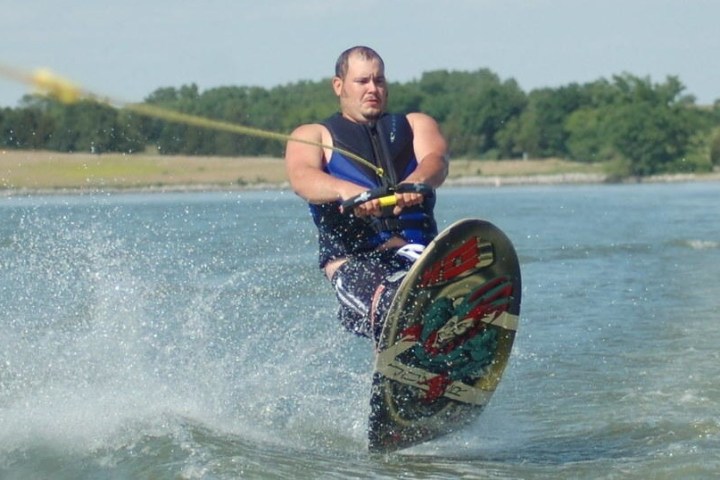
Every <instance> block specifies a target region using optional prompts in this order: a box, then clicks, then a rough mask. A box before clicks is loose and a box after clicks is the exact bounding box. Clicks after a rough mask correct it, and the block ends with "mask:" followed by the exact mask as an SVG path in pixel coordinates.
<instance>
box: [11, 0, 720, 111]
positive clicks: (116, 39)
mask: <svg viewBox="0 0 720 480" xmlns="http://www.w3.org/2000/svg"><path fill="white" fill-rule="evenodd" d="M719 18H720V1H718V0H603V1H598V0H444V1H440V0H362V1H352V2H351V1H343V0H253V1H250V0H202V1H200V0H198V1H188V0H122V1H120V0H92V1H91V0H31V1H28V0H0V19H1V20H2V27H1V28H0V66H3V67H10V68H13V69H20V70H22V71H25V72H30V71H33V70H34V69H36V68H49V69H51V70H52V71H54V72H55V73H56V74H58V75H62V76H63V77H66V78H68V79H70V80H72V81H73V82H75V83H77V84H79V85H81V86H82V87H84V88H85V89H88V90H90V91H92V92H94V93H97V94H99V95H103V96H108V97H110V98H114V99H120V100H122V101H127V102H135V101H141V100H142V99H144V98H145V97H147V96H148V95H149V94H150V93H152V92H153V91H155V90H156V89H157V88H161V87H180V86H182V85H187V84H191V83H195V84H197V86H198V87H199V88H200V90H201V91H204V90H207V89H210V88H214V87H219V86H260V87H265V88H271V87H274V86H277V85H285V84H289V83H295V82H298V81H302V80H310V81H320V80H323V79H328V78H330V77H331V76H332V74H333V68H334V65H335V60H336V58H337V56H338V54H339V53H340V52H341V51H342V50H344V49H345V48H347V47H350V46H353V45H358V44H363V45H368V46H371V47H373V48H374V49H375V50H377V51H378V52H379V53H380V54H381V56H382V57H383V58H384V60H385V74H386V76H387V78H388V80H390V81H399V82H407V81H411V80H413V79H419V78H420V77H421V75H422V74H423V72H429V71H432V70H451V71H452V70H459V71H475V70H478V69H482V68H488V69H490V70H491V71H493V72H494V73H496V74H497V75H498V76H499V77H500V78H501V79H502V80H509V79H514V80H515V81H517V82H518V84H519V85H520V87H521V88H522V89H523V90H524V91H525V92H527V93H529V92H530V91H531V90H534V89H537V88H543V87H551V88H556V87H560V86H564V85H568V84H571V83H585V82H590V81H594V80H598V79H601V78H605V79H612V76H613V75H620V74H623V73H629V74H632V75H635V76H638V77H643V78H650V79H651V81H652V82H653V83H662V82H664V81H665V80H666V78H667V77H668V76H671V75H672V76H677V77H678V78H679V79H680V81H681V83H682V84H683V85H684V86H685V87H686V90H685V92H684V93H686V94H691V95H694V96H695V97H696V101H697V103H699V104H712V103H713V102H714V101H715V100H717V99H720V53H719V52H720V33H718V19H719ZM328 88H330V87H329V85H328ZM30 91H31V89H30V87H28V86H27V85H22V84H20V83H17V82H16V81H13V80H10V79H8V78H7V77H2V76H0V106H9V107H15V106H17V105H18V102H19V100H20V98H21V97H22V96H23V95H24V94H25V93H29V92H30ZM391 94H392V93H391Z"/></svg>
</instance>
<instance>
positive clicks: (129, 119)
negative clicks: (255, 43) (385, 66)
mask: <svg viewBox="0 0 720 480" xmlns="http://www.w3.org/2000/svg"><path fill="white" fill-rule="evenodd" d="M389 88H390V101H389V102H390V104H389V109H390V110H391V111H395V112H413V111H422V112H425V113H427V114H429V115H431V116H433V117H434V118H435V119H436V120H437V121H438V122H439V123H440V126H441V128H442V130H443V132H444V133H445V135H446V136H447V138H448V140H449V143H450V150H451V154H452V156H453V157H454V158H472V159H498V160H501V159H515V158H531V159H536V158H550V157H559V158H565V159H569V160H574V161H579V162H604V163H606V164H607V165H610V166H611V168H612V172H613V173H614V174H615V175H618V176H628V175H637V176H643V175H651V174H658V173H668V172H703V171H710V170H712V169H713V168H714V167H715V166H719V165H720V101H716V102H715V105H713V106H705V107H703V106H699V105H696V103H695V99H694V97H693V96H692V95H688V94H685V93H684V92H685V87H684V85H683V84H682V83H681V82H680V80H679V79H678V78H677V77H672V76H670V77H667V78H666V79H665V80H664V81H663V82H660V83H653V82H652V81H651V80H650V79H649V78H641V77H637V76H634V75H630V74H623V75H617V76H613V77H612V78H611V79H604V78H603V79H599V80H596V81H593V82H589V83H585V84H577V83H572V84H569V85H565V86H561V87H558V88H541V89H536V90H532V91H530V92H529V93H526V92H524V91H523V90H522V89H521V88H520V86H519V85H518V83H517V82H516V81H515V80H513V79H508V80H503V79H501V78H499V77H498V75H496V74H495V73H493V72H492V71H490V70H488V69H481V70H477V71H473V72H462V71H447V70H437V71H431V72H426V73H424V74H423V75H422V76H421V77H420V78H419V79H417V80H413V81H410V82H405V83H391V84H390V85H389ZM144 102H145V103H147V104H151V105H155V106H159V107H163V108H167V109H172V110H176V111H179V112H183V113H187V114H191V115H197V116H201V117H206V118H211V119H215V120H222V121H226V122H231V123H235V124H240V125H244V126H248V127H253V128H259V129H263V130H269V131H273V132H280V133H289V132H291V131H292V130H293V129H294V128H295V127H296V126H297V125H299V124H302V123H309V122H315V121H318V120H321V119H323V118H325V117H327V116H329V115H331V114H332V113H334V112H335V111H336V110H337V99H336V98H335V96H334V94H333V93H332V90H331V89H330V85H329V79H325V80H322V81H317V82H314V81H302V82H298V83H293V84H288V85H283V86H278V87H273V88H270V89H266V88H261V87H243V86H227V87H219V88H213V89H208V90H206V91H203V92H201V91H200V90H199V89H198V87H197V85H195V84H190V85H183V86H181V87H163V88H159V89H157V90H155V91H154V92H152V93H151V94H150V95H148V96H147V98H145V100H144ZM0 134H1V135H2V138H0V145H2V147H3V148H16V149H47V150H54V151H62V152H95V153H103V152H126V153H134V152H143V151H147V150H148V149H153V150H156V151H157V152H159V153H161V154H189V155H225V156H246V155H252V156H258V155H268V156H281V155H282V154H283V150H284V145H283V144H282V143H281V142H278V141H276V140H271V139H266V138H256V137H252V136H244V135H238V134H233V133H228V132H220V131H214V130H208V129H202V128H198V127H193V126H188V125H184V124H179V123H171V122H167V121H164V120H158V119H154V118H148V117H143V116H140V115H137V114H135V113H132V112H131V111H129V110H127V109H125V108H114V107H112V106H109V105H106V104H103V103H98V102H95V101H91V100H85V101H80V102H77V103H74V104H69V105H65V104H61V103H58V102H56V101H54V100H52V99H49V98H47V97H42V96H32V95H28V96H25V97H23V99H22V101H21V103H20V105H19V106H18V107H17V108H4V109H2V110H0Z"/></svg>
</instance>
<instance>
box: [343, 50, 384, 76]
mask: <svg viewBox="0 0 720 480" xmlns="http://www.w3.org/2000/svg"><path fill="white" fill-rule="evenodd" d="M352 54H357V55H360V56H361V57H362V58H364V59H365V60H377V61H378V62H380V66H381V67H382V68H383V70H384V69H385V62H383V59H382V57H381V56H380V55H379V54H378V53H377V52H376V51H375V50H373V49H372V48H370V47H366V46H364V45H356V46H354V47H350V48H348V49H347V50H345V51H344V52H342V53H341V54H340V56H339V57H338V59H337V62H335V76H336V77H339V78H345V75H347V71H348V59H349V58H350V55H352Z"/></svg>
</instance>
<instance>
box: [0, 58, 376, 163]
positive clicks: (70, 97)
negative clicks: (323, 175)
mask: <svg viewBox="0 0 720 480" xmlns="http://www.w3.org/2000/svg"><path fill="white" fill-rule="evenodd" d="M0 75H2V76H5V77H7V78H10V79H12V80H15V81H18V82H21V83H25V84H28V85H32V86H34V87H35V89H36V90H37V91H38V93H40V94H43V95H47V96H49V97H52V98H54V99H56V100H58V101H60V102H62V103H66V104H70V103H75V102H77V101H79V100H82V99H87V100H92V101H95V102H99V103H105V104H111V105H117V106H121V107H122V108H124V109H126V110H128V111H131V112H135V113H137V114H139V115H144V116H147V117H153V118H159V119H162V120H167V121H168V122H173V123H183V124H186V125H192V126H195V127H200V128H207V129H211V130H220V131H225V132H231V133H237V134H240V135H247V136H251V137H259V138H267V139H271V140H278V141H282V142H298V143H303V144H306V145H312V146H316V147H320V148H327V149H330V150H334V151H336V152H338V153H341V154H343V155H345V156H346V157H348V158H351V159H353V160H355V161H356V162H359V163H361V164H363V165H365V166H367V167H368V168H370V169H372V170H373V171H374V172H375V173H376V174H377V175H378V176H379V177H382V176H383V174H384V172H383V169H382V168H380V167H377V166H375V165H374V164H372V163H371V162H369V161H367V160H365V159H364V158H362V157H360V156H358V155H356V154H354V153H352V152H349V151H347V150H345V149H342V148H338V147H334V146H330V145H324V144H322V143H319V142H314V141H312V140H305V139H302V138H297V137H292V136H290V135H286V134H283V133H277V132H271V131H268V130H262V129H259V128H252V127H246V126H243V125H237V124H234V123H229V122H224V121H220V120H212V119H209V118H204V117H199V116H195V115H190V114H186V113H181V112H177V111H174V110H169V109H166V108H162V107H158V106H154V105H149V104H145V103H128V102H121V101H118V100H112V99H109V98H102V97H100V96H99V95H96V94H94V93H92V92H90V91H87V90H84V89H83V88H81V87H80V86H78V85H76V84H74V83H73V82H71V81H69V80H67V79H65V78H62V77H60V76H58V75H55V74H54V73H53V72H51V71H50V70H48V69H38V70H36V71H35V72H34V73H32V74H28V73H25V72H21V71H19V70H16V69H13V68H9V67H6V66H3V65H1V64H0Z"/></svg>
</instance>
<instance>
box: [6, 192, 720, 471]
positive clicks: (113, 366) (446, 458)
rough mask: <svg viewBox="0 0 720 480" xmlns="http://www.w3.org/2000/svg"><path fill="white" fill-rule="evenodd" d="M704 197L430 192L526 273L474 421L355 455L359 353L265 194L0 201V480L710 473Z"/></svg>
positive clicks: (365, 377)
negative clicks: (509, 347) (500, 357)
mask: <svg viewBox="0 0 720 480" xmlns="http://www.w3.org/2000/svg"><path fill="white" fill-rule="evenodd" d="M718 204H720V184H718V183H688V184H653V185H618V186H607V185H593V186H560V187H557V186H556V187H534V186H533V187H503V188H499V189H493V188H470V187H468V188H457V187H456V188H443V189H441V190H440V192H439V202H438V212H437V213H438V219H439V223H440V225H441V226H446V225H449V224H450V223H452V222H453V221H455V220H457V219H460V218H463V217H480V218H484V219H487V220H490V221H491V222H493V223H495V224H496V225H498V226H499V227H500V228H502V229H503V230H504V231H505V232H506V233H507V234H508V235H509V236H510V238H511V239H512V240H513V242H514V243H515V247H516V249H517V251H518V254H519V256H520V260H521V265H522V269H523V306H522V312H521V321H520V328H519V331H518V337H517V340H516V344H515V348H514V350H513V354H512V357H511V360H510V363H509V365H508V368H507V369H506V373H505V376H504V378H503V380H502V382H501V383H500V387H499V388H498V390H497V392H496V393H495V395H494V397H493V398H492V400H491V402H490V405H489V406H488V408H487V409H486V410H485V412H484V413H483V414H482V415H481V416H480V418H479V419H478V420H477V422H475V423H474V424H473V425H471V426H469V427H468V428H466V429H464V430H463V431H461V432H458V433H456V434H454V435H451V436H448V437H445V438H443V439H439V440H437V441H434V442H430V443H427V444H424V445H421V446H418V447H415V448H413V449H410V450H406V451H403V452H399V453H395V454H391V455H383V456H375V455H370V454H368V453H367V451H366V449H367V445H366V438H365V429H366V422H367V417H368V414H369V405H368V400H369V389H370V381H371V378H370V372H371V367H372V351H371V346H370V344H369V342H368V341H366V340H364V339H361V338H356V337H354V336H352V335H350V334H348V333H346V332H344V331H343V330H342V329H341V328H340V327H339V326H338V324H337V322H336V321H335V318H334V314H335V300H334V297H333V294H332V291H331V289H330V286H329V285H328V284H327V282H326V281H325V280H324V279H323V277H322V276H321V275H320V273H319V271H318V270H317V268H316V267H315V258H316V245H315V232H314V227H313V226H312V225H311V220H310V218H309V215H308V213H307V209H306V207H305V205H304V204H303V203H302V202H301V201H300V200H299V199H298V198H297V197H295V196H294V195H292V194H291V193H289V192H283V191H267V192H261V191H241V192H215V193H177V194H175V193H173V194H103V195H54V196H17V197H14V196H5V197H0V299H1V300H2V308H1V309H0V478H2V479H4V480H13V479H18V480H20V479H22V480H26V479H73V480H76V479H146V478H147V479H150V478H152V479H177V478H183V479H195V478H197V479H236V478H251V479H255V478H257V479H266V478H267V479H270V478H272V479H279V478H294V479H315V478H367V479H379V478H387V479H391V478H392V479H394V478H404V479H415V478H419V479H420V478H421V479H426V478H433V479H456V478H470V479H474V478H493V479H528V478H547V479H575V478H607V479H612V478H622V479H628V478H630V479H648V478H653V479H673V480H674V479H679V478H682V479H706V478H712V477H716V476H717V475H718V474H719V473H720V382H718V376H719V374H720V348H719V347H718V345H720V282H719V281H718V279H719V278H720V221H719V218H720V217H719V216H718Z"/></svg>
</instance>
